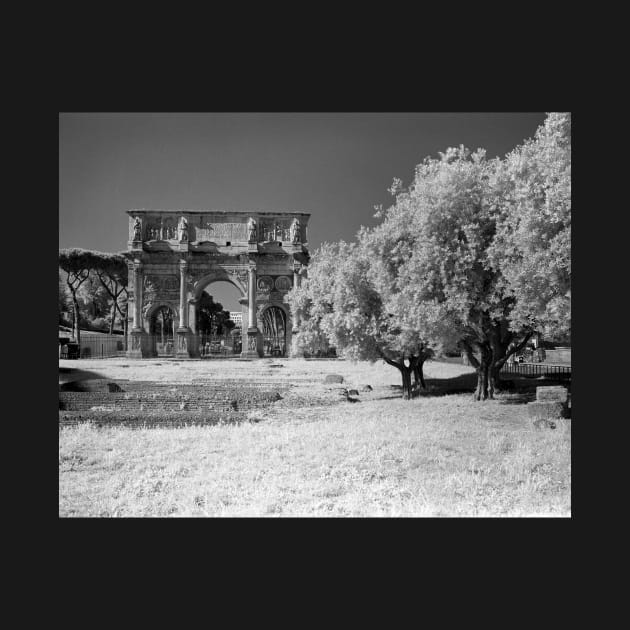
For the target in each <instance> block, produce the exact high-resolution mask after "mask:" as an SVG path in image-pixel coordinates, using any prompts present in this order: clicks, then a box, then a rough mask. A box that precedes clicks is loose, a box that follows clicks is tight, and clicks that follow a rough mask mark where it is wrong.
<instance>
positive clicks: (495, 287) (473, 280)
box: [384, 146, 533, 400]
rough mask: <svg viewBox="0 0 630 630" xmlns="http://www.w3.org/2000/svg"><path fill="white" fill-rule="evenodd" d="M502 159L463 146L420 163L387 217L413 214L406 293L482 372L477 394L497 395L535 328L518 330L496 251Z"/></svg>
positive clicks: (426, 320)
mask: <svg viewBox="0 0 630 630" xmlns="http://www.w3.org/2000/svg"><path fill="white" fill-rule="evenodd" d="M497 167H498V160H492V161H488V160H486V159H485V152H484V151H483V150H478V151H476V152H474V153H471V152H470V151H469V150H467V149H465V148H464V147H463V146H462V147H459V148H457V149H453V148H452V149H448V150H447V151H446V152H445V153H441V154H440V157H439V158H438V159H432V158H427V159H425V160H424V161H423V162H422V163H421V164H419V165H418V166H417V167H416V170H415V176H414V180H413V182H412V184H411V185H410V186H409V188H408V189H407V190H403V189H402V186H401V185H400V184H399V183H398V182H395V185H394V186H393V188H392V192H393V194H395V195H396V203H395V204H394V206H393V207H392V208H390V209H389V210H388V211H386V213H385V220H384V223H385V224H386V225H385V227H387V225H389V224H390V223H392V222H393V223H399V222H400V220H401V217H402V218H403V219H404V220H406V223H407V226H408V230H409V233H410V234H409V236H408V239H407V242H408V243H409V246H408V247H407V248H406V249H404V250H403V251H402V252H401V254H402V257H401V262H400V271H399V274H400V280H401V282H402V286H401V299H404V300H406V301H409V302H411V303H414V304H416V305H417V307H418V310H417V317H419V318H420V319H421V320H422V322H423V323H422V325H423V328H424V329H425V334H427V335H428V336H429V337H433V338H434V337H438V338H439V337H440V336H442V339H443V342H446V343H448V344H452V343H453V341H454V340H455V339H456V340H457V343H458V344H459V345H460V347H462V348H463V350H464V351H465V352H466V354H467V356H468V358H469V361H470V363H471V365H473V366H474V367H475V368H476V370H477V389H476V391H475V399H476V400H485V399H487V398H492V397H493V396H494V391H495V389H496V388H497V387H498V386H499V383H498V374H499V370H500V369H501V366H502V365H503V363H504V362H505V360H506V359H507V357H508V356H509V354H511V353H513V352H516V351H517V350H518V349H519V348H520V347H522V345H524V344H525V343H526V342H527V340H528V339H529V337H530V336H531V335H532V333H533V328H532V326H531V323H529V322H527V323H523V324H522V325H520V326H518V327H514V328H510V324H511V319H510V313H511V310H512V309H513V308H514V304H515V299H514V296H513V295H512V294H511V293H510V292H509V291H507V290H506V286H505V282H504V281H503V278H502V275H501V271H500V269H498V268H496V267H493V266H492V264H491V262H490V260H489V256H488V249H489V247H490V246H491V244H492V242H493V239H494V235H495V232H496V218H497V210H496V194H495V192H496V191H495V189H494V187H493V185H492V184H493V181H494V180H493V176H494V173H495V170H496V169H497Z"/></svg>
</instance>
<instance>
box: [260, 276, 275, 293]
mask: <svg viewBox="0 0 630 630" xmlns="http://www.w3.org/2000/svg"><path fill="white" fill-rule="evenodd" d="M271 289H273V279H272V278H271V277H269V276H261V277H260V278H258V291H259V292H260V293H269V292H270V291H271Z"/></svg>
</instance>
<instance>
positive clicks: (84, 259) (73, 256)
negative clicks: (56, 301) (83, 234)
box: [59, 247, 94, 345]
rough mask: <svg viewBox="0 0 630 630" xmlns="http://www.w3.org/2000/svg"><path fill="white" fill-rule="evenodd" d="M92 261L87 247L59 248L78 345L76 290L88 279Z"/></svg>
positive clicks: (79, 341)
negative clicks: (70, 297)
mask: <svg viewBox="0 0 630 630" xmlns="http://www.w3.org/2000/svg"><path fill="white" fill-rule="evenodd" d="M93 262H94V261H93V257H92V252H90V251H89V250H87V249H81V248H78V247H73V248H70V249H60V250H59V267H60V268H61V269H62V270H63V271H65V272H66V286H67V287H68V289H69V291H70V294H71V296H72V304H73V328H74V329H75V331H76V340H77V343H78V344H79V345H80V344H81V322H80V310H79V302H78V299H77V291H78V290H79V288H80V287H81V285H82V284H83V283H84V282H85V281H86V280H87V279H88V277H89V275H90V271H91V270H92V264H93Z"/></svg>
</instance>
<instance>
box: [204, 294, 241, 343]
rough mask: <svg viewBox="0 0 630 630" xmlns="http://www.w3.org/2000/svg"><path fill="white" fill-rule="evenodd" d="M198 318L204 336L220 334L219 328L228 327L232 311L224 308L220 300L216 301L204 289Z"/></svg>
mask: <svg viewBox="0 0 630 630" xmlns="http://www.w3.org/2000/svg"><path fill="white" fill-rule="evenodd" d="M198 318H199V319H198V322H199V331H200V332H201V334H202V335H203V336H206V335H213V334H220V333H219V332H218V329H219V328H221V329H223V327H226V328H227V327H228V325H226V321H227V320H228V319H229V318H230V313H229V311H226V310H224V309H223V305H222V304H221V303H220V302H215V301H214V298H213V297H212V296H211V295H209V294H208V293H206V292H205V291H204V292H203V293H202V295H201V298H200V299H199V307H198ZM230 321H231V320H230ZM232 323H233V322H232Z"/></svg>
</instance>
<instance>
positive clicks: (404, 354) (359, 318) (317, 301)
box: [288, 239, 429, 399]
mask: <svg viewBox="0 0 630 630" xmlns="http://www.w3.org/2000/svg"><path fill="white" fill-rule="evenodd" d="M371 275H372V273H371V258H370V250H369V248H368V247H367V243H366V241H365V239H360V240H359V242H358V243H345V242H343V241H341V242H339V243H338V244H325V245H323V246H322V247H321V248H320V249H319V250H318V251H316V252H315V254H314V255H313V257H312V259H311V264H310V265H309V276H308V279H307V280H305V281H304V282H303V283H302V286H301V287H299V288H297V287H296V288H294V289H293V290H292V291H291V292H289V294H288V302H289V305H290V307H291V310H292V312H293V313H298V312H299V318H300V329H299V330H300V332H299V333H298V335H299V336H302V335H303V334H304V332H306V333H307V335H309V332H315V331H316V330H317V329H319V332H316V333H315V336H320V335H322V334H323V335H325V336H326V338H327V339H328V342H329V343H330V344H332V345H334V346H335V347H336V348H338V349H339V350H340V351H342V352H343V354H344V356H347V357H348V358H350V359H352V360H368V361H372V362H373V361H376V360H379V359H382V360H384V361H385V362H386V363H387V364H388V365H391V366H393V367H395V368H397V369H398V370H399V371H400V373H401V377H402V392H403V398H405V399H409V398H410V397H411V377H412V375H413V374H414V373H416V374H418V371H417V368H418V366H419V365H420V364H421V362H422V361H424V360H425V359H426V357H427V356H429V350H428V347H427V344H426V342H425V341H424V339H423V337H422V334H421V333H420V331H418V330H417V329H414V328H413V327H411V326H410V325H409V322H408V321H407V320H406V319H405V317H404V314H402V313H395V312H394V311H393V310H392V308H391V307H392V306H393V305H394V302H393V301H392V300H390V299H389V298H390V296H389V295H387V294H382V293H380V292H379V290H378V287H377V284H376V283H375V282H374V279H373V278H372V277H371ZM399 306H400V305H399ZM309 337H310V338H311V339H312V337H313V335H309Z"/></svg>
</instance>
